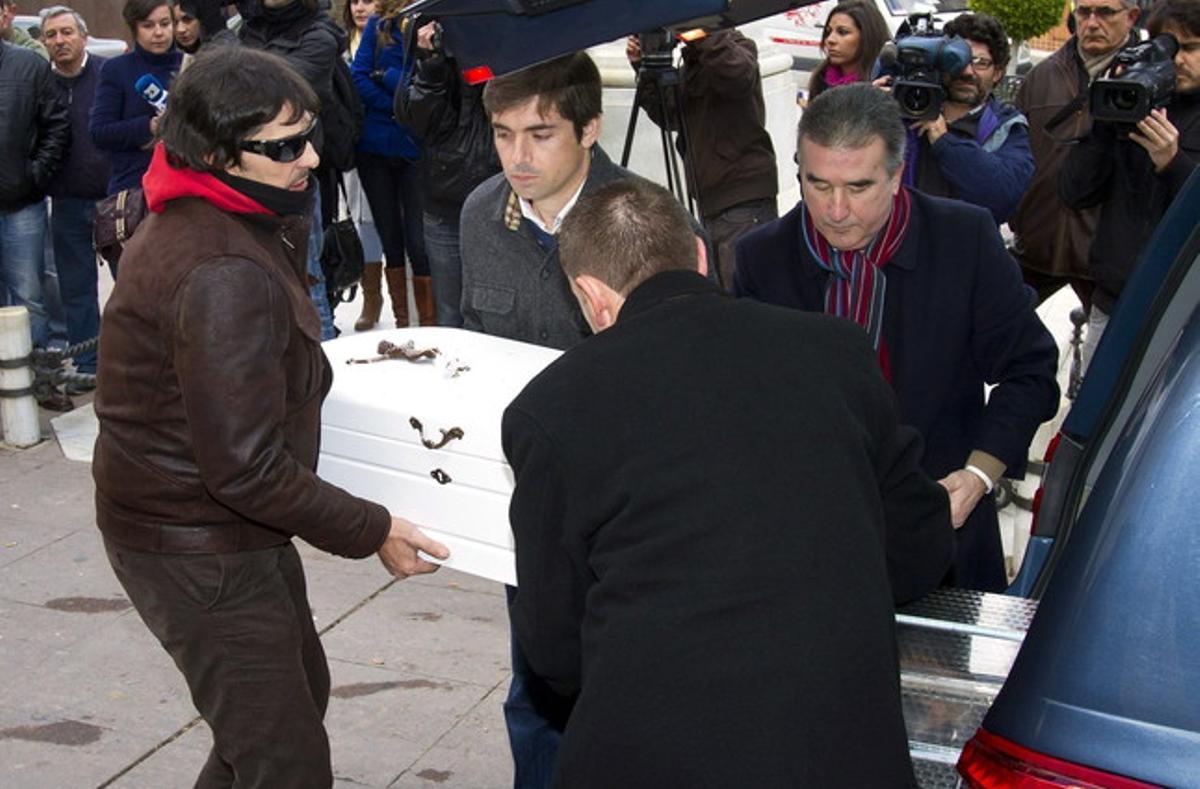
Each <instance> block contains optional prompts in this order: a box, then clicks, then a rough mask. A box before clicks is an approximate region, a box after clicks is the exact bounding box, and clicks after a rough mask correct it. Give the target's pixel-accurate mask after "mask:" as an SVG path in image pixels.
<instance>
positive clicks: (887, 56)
mask: <svg viewBox="0 0 1200 789" xmlns="http://www.w3.org/2000/svg"><path fill="white" fill-rule="evenodd" d="M899 59H900V50H898V49H896V43H895V42H894V41H889V42H887V43H886V44H884V45H883V48H882V49H880V50H879V65H880V66H882V67H883V68H884V69H890V68H892V67H893V66H895V65H896V61H898V60H899Z"/></svg>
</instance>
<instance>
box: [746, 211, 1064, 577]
mask: <svg viewBox="0 0 1200 789" xmlns="http://www.w3.org/2000/svg"><path fill="white" fill-rule="evenodd" d="M912 199H913V202H912V218H911V220H910V222H909V227H908V233H907V235H906V236H905V238H904V241H903V242H902V243H901V245H900V249H899V250H897V252H896V255H895V257H893V258H892V260H891V261H890V262H889V263H888V264H887V266H885V268H884V273H885V275H886V276H887V292H886V296H885V301H884V313H883V340H884V342H885V343H886V344H887V348H888V354H889V361H890V366H891V372H892V388H893V389H894V390H895V392H896V397H897V399H898V400H899V402H900V414H901V421H903V422H905V423H907V424H910V425H912V426H913V427H915V428H917V430H919V431H920V432H921V435H922V436H923V437H924V439H925V454H924V457H923V459H922V462H921V465H922V466H923V467H924V469H925V471H926V472H927V473H928V474H929V475H930V476H932V477H933V478H934V479H941V478H942V477H944V476H946V475H947V474H949V473H950V472H952V471H955V470H958V469H961V468H962V467H963V465H964V464H965V463H966V462H967V457H968V456H969V455H970V453H971V452H972V451H973V450H981V451H983V452H986V453H988V454H989V455H992V456H993V457H995V458H998V459H999V460H1000V461H1001V462H1003V463H1004V464H1005V466H1006V471H1005V476H1010V477H1017V478H1019V477H1021V476H1022V475H1023V474H1024V472H1025V462H1026V459H1027V453H1028V451H1029V444H1030V442H1031V441H1032V440H1033V435H1034V433H1035V432H1036V431H1037V428H1038V426H1039V425H1040V424H1041V423H1042V422H1044V421H1046V420H1047V419H1050V418H1051V417H1053V416H1054V414H1055V412H1056V411H1057V410H1058V384H1057V382H1056V380H1055V373H1056V371H1057V367H1058V347H1057V346H1056V345H1055V342H1054V338H1053V337H1051V336H1050V333H1049V332H1048V331H1046V327H1045V326H1043V325H1042V321H1041V319H1040V318H1038V316H1037V313H1036V312H1034V309H1033V300H1032V294H1031V293H1030V292H1029V289H1028V288H1027V287H1026V286H1025V284H1024V282H1023V281H1022V279H1021V271H1020V269H1019V268H1018V267H1017V264H1016V263H1015V262H1014V261H1013V259H1012V257H1010V256H1009V254H1008V252H1007V251H1006V250H1005V248H1004V243H1003V241H1002V240H1001V238H1000V233H999V232H998V231H997V230H996V226H995V224H994V223H993V222H992V221H991V217H990V216H989V215H988V213H987V212H985V211H983V210H982V209H979V208H976V207H974V206H971V205H967V204H964V203H961V202H958V201H953V200H945V199H942V198H938V197H930V196H928V195H924V194H921V193H920V192H913V195H912ZM828 277H829V275H828V273H827V272H825V271H824V270H822V269H821V268H819V267H818V266H817V264H816V261H815V260H814V259H813V257H812V255H811V254H810V253H809V251H808V248H807V245H806V244H805V243H804V241H803V239H802V238H801V228H800V208H799V206H797V207H796V208H794V209H792V210H791V211H790V212H789V213H787V214H786V215H784V216H783V217H781V218H779V219H777V220H776V221H774V222H771V223H770V224H767V225H763V226H762V227H760V228H757V229H755V230H752V231H751V232H750V233H748V234H747V235H745V236H744V237H743V238H742V239H741V241H739V242H738V246H737V268H736V270H735V272H734V278H733V285H734V293H735V294H736V295H738V296H748V297H750V298H753V299H757V300H759V301H765V302H768V303H771V304H779V305H782V306H785V307H794V308H797V309H803V310H809V311H812V312H821V311H823V310H824V304H825V285H826V281H827V279H828ZM985 384H994V385H995V388H994V389H993V390H992V392H991V395H990V396H989V397H988V398H987V401H986V402H985V400H984V385H985ZM995 521H996V512H995V501H994V499H993V498H992V497H991V496H985V497H984V499H983V500H982V501H980V503H979V505H978V506H977V507H976V508H975V511H974V512H973V513H972V514H971V516H970V517H969V518H968V519H967V523H966V525H965V526H964V527H963V529H962V530H961V531H960V532H959V535H960V559H961V557H962V556H963V553H964V550H963V545H962V543H963V542H967V541H971V540H972V539H973V538H978V539H979V540H981V541H982V540H988V544H989V549H990V550H991V551H993V553H991V554H990V558H989V559H988V560H987V561H985V562H984V564H986V565H988V567H990V569H991V570H993V571H995V572H994V573H993V574H990V575H989V574H988V573H986V572H982V571H972V570H970V569H968V568H966V567H964V566H963V563H962V561H960V562H959V564H958V565H957V566H956V569H957V571H958V576H957V577H956V579H955V580H956V581H957V582H958V584H959V585H966V586H970V587H972V588H986V589H988V590H990V591H998V590H999V589H1002V588H1003V586H1004V574H1003V563H1002V562H1003V554H1002V552H1001V549H1000V538H999V533H998V532H996V531H995ZM993 537H994V542H992V539H993ZM965 552H966V553H970V552H971V551H970V550H967V551H965ZM995 573H998V575H997V574H995Z"/></svg>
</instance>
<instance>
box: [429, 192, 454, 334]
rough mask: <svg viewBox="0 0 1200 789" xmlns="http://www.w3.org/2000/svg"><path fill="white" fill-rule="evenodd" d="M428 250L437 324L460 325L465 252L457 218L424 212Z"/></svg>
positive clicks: (452, 326)
mask: <svg viewBox="0 0 1200 789" xmlns="http://www.w3.org/2000/svg"><path fill="white" fill-rule="evenodd" d="M425 251H426V252H427V253H429V273H430V275H431V276H432V277H433V298H434V301H435V302H436V303H437V325H438V326H450V327H451V328H455V329H458V328H461V327H462V325H463V316H462V255H461V254H460V252H459V248H458V220H457V219H444V218H442V217H439V216H434V215H433V214H430V213H426V214H425Z"/></svg>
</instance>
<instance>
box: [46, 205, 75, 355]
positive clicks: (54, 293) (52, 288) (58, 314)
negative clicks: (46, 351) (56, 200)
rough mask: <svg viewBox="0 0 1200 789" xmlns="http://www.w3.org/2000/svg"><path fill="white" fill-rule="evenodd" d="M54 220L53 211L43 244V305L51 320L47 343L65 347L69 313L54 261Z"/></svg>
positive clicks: (56, 346) (67, 342) (52, 346)
mask: <svg viewBox="0 0 1200 789" xmlns="http://www.w3.org/2000/svg"><path fill="white" fill-rule="evenodd" d="M53 221H54V217H53V212H51V217H50V219H49V220H48V221H47V222H46V241H45V243H43V244H42V248H43V249H44V250H45V257H44V258H43V259H42V306H43V307H45V308H46V316H47V319H48V320H49V326H48V328H47V337H46V345H47V346H48V347H50V348H63V347H66V346H67V345H68V344H69V341H68V340H67V315H66V313H65V312H64V311H63V301H62V294H61V293H60V292H59V282H58V266H57V264H55V262H54V242H53V241H52V240H51V237H50V224H51V223H52V222H53Z"/></svg>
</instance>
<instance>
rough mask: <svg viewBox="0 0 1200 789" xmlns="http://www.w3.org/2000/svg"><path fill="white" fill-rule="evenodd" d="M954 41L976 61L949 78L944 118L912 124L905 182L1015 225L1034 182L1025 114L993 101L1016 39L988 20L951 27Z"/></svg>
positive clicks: (969, 19)
mask: <svg viewBox="0 0 1200 789" xmlns="http://www.w3.org/2000/svg"><path fill="white" fill-rule="evenodd" d="M944 33H945V34H946V35H947V36H960V37H961V38H963V39H965V40H966V42H967V43H968V44H970V46H971V62H970V63H969V64H968V65H967V67H966V68H964V69H963V70H962V72H961V73H959V74H955V75H953V76H952V77H948V78H947V80H946V92H947V98H946V101H945V102H944V103H943V105H942V113H941V114H940V115H939V116H938V117H936V118H933V119H932V120H926V121H919V122H917V123H915V124H913V125H912V127H911V132H910V137H909V151H910V153H909V159H908V162H907V163H906V166H905V173H904V182H905V184H906V185H908V186H912V187H914V188H916V189H920V190H921V191H922V192H925V193H926V194H932V195H938V196H941V197H955V198H958V199H960V200H965V201H966V202H968V203H973V204H975V205H978V206H983V207H984V208H986V209H988V210H989V211H991V212H992V218H994V219H995V220H996V224H1000V223H1002V222H1005V221H1007V219H1008V216H1009V214H1011V213H1012V212H1013V211H1014V210H1015V209H1016V207H1017V204H1018V203H1019V202H1020V201H1021V197H1022V196H1023V195H1024V194H1025V189H1026V188H1027V187H1028V186H1029V179H1030V178H1032V177H1033V153H1032V152H1031V151H1030V150H1029V127H1028V123H1027V122H1026V120H1025V116H1024V115H1022V114H1021V113H1020V112H1018V111H1017V110H1016V108H1014V107H1013V106H1012V105H1011V104H1002V103H1000V102H999V101H997V100H996V99H995V97H994V96H992V88H993V87H995V85H996V83H998V82H999V81H1000V80H1001V79H1002V78H1003V77H1004V70H1005V69H1006V68H1007V67H1008V58H1009V46H1008V36H1007V35H1005V33H1004V28H1003V27H1002V26H1001V25H1000V23H999V22H998V21H997V20H995V19H993V18H992V17H990V16H987V15H986V14H962V15H961V16H957V17H955V18H954V19H953V20H951V21H950V22H947V23H946V27H945V28H944Z"/></svg>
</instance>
